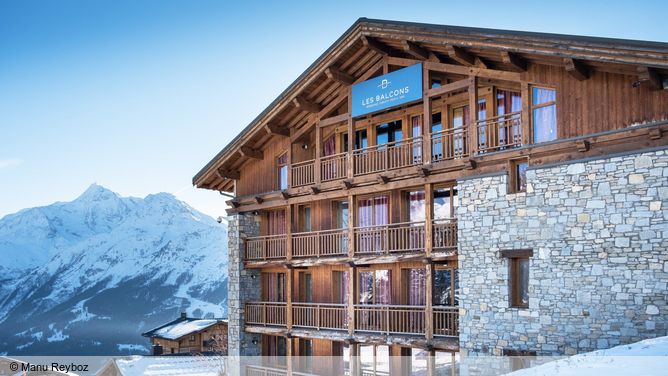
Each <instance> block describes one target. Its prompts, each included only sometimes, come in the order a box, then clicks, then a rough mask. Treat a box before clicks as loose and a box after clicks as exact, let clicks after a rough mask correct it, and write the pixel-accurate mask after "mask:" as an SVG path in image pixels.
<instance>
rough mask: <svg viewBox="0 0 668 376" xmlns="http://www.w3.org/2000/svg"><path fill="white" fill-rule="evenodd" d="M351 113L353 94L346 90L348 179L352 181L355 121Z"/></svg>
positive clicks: (349, 89) (353, 172)
mask: <svg viewBox="0 0 668 376" xmlns="http://www.w3.org/2000/svg"><path fill="white" fill-rule="evenodd" d="M352 113H353V94H352V89H351V88H348V114H349V116H348V124H347V126H348V179H352V178H353V176H355V170H354V164H353V147H354V145H355V143H354V139H355V138H354V137H355V121H354V120H353V118H352Z"/></svg>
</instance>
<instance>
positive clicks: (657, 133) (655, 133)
mask: <svg viewBox="0 0 668 376" xmlns="http://www.w3.org/2000/svg"><path fill="white" fill-rule="evenodd" d="M661 137H662V133H661V129H660V128H654V129H650V130H649V139H650V140H658V139H660V138H661Z"/></svg>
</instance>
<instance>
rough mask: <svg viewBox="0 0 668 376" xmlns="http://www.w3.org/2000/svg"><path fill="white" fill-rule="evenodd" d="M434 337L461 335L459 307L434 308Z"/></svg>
mask: <svg viewBox="0 0 668 376" xmlns="http://www.w3.org/2000/svg"><path fill="white" fill-rule="evenodd" d="M432 310H433V311H434V335H435V336H453V337H456V336H458V335H459V307H451V306H434V307H433V308H432Z"/></svg>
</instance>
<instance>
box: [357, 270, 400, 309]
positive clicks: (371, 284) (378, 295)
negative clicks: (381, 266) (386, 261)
mask: <svg viewBox="0 0 668 376" xmlns="http://www.w3.org/2000/svg"><path fill="white" fill-rule="evenodd" d="M391 275H392V274H391V271H390V270H370V271H363V272H360V274H359V302H360V304H391V301H392V295H391V291H392V288H391V284H392V279H391Z"/></svg>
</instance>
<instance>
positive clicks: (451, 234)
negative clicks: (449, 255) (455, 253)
mask: <svg viewBox="0 0 668 376" xmlns="http://www.w3.org/2000/svg"><path fill="white" fill-rule="evenodd" d="M432 235H433V238H434V239H433V244H432V247H433V249H434V250H436V251H443V250H451V249H457V219H455V218H448V219H435V220H434V221H433V226H432Z"/></svg>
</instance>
